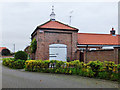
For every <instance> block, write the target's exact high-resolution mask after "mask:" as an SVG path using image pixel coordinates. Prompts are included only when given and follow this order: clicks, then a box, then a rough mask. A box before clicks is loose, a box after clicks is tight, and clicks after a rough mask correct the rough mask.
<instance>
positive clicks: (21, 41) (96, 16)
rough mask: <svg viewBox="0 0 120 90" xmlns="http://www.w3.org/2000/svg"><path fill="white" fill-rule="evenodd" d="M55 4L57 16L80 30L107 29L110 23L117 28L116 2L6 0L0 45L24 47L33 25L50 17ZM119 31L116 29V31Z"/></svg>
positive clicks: (107, 31)
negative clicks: (20, 0) (17, 0)
mask: <svg viewBox="0 0 120 90" xmlns="http://www.w3.org/2000/svg"><path fill="white" fill-rule="evenodd" d="M53 4H54V7H55V14H56V20H58V21H61V22H63V23H65V24H69V12H70V11H71V10H73V11H74V12H73V13H72V16H73V17H72V24H71V26H74V27H76V28H78V29H79V32H81V33H107V34H108V33H109V32H110V29H111V28H112V27H114V28H115V30H116V31H118V3H117V2H77V3H76V2H54V3H51V2H11V3H10V2H9V3H1V5H2V18H1V19H2V45H1V44H0V46H5V47H8V48H9V49H10V50H11V51H13V44H14V43H15V44H16V51H17V50H23V49H24V48H25V47H26V46H28V45H30V35H31V33H32V32H33V31H34V29H35V28H36V27H37V26H38V25H40V24H42V23H45V22H46V21H48V20H49V19H50V17H49V15H50V13H51V6H52V5H53ZM1 19H0V20H1ZM117 33H118V32H117Z"/></svg>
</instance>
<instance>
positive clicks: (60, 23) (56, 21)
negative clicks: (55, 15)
mask: <svg viewBox="0 0 120 90" xmlns="http://www.w3.org/2000/svg"><path fill="white" fill-rule="evenodd" d="M56 22H58V23H60V24H63V25H65V26H68V27H70V28H74V29H76V30H78V29H77V28H75V27H72V26H70V25H68V24H65V23H62V22H60V21H57V20H56Z"/></svg>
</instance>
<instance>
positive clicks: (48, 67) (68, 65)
mask: <svg viewBox="0 0 120 90" xmlns="http://www.w3.org/2000/svg"><path fill="white" fill-rule="evenodd" d="M118 69H119V70H120V64H118V65H116V64H114V62H111V61H109V62H108V61H104V62H100V61H90V62H89V63H87V64H85V63H83V62H79V60H75V61H71V62H63V61H57V60H51V61H49V60H45V61H42V60H29V61H26V62H25V70H26V71H32V72H46V73H58V74H70V75H80V76H85V77H95V78H101V79H108V80H114V81H118V80H119V76H120V73H118Z"/></svg>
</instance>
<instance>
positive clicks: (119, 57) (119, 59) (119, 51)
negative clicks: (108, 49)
mask: <svg viewBox="0 0 120 90" xmlns="http://www.w3.org/2000/svg"><path fill="white" fill-rule="evenodd" d="M114 56H115V57H114V62H115V63H116V64H118V63H120V47H114Z"/></svg>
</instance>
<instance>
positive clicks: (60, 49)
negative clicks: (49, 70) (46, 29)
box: [49, 44, 67, 61]
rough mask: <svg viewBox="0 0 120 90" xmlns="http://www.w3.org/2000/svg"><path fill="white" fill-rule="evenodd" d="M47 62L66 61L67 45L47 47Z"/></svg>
mask: <svg viewBox="0 0 120 90" xmlns="http://www.w3.org/2000/svg"><path fill="white" fill-rule="evenodd" d="M49 60H59V61H67V45H64V44H51V45H49Z"/></svg>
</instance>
